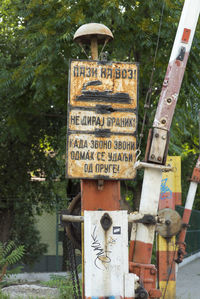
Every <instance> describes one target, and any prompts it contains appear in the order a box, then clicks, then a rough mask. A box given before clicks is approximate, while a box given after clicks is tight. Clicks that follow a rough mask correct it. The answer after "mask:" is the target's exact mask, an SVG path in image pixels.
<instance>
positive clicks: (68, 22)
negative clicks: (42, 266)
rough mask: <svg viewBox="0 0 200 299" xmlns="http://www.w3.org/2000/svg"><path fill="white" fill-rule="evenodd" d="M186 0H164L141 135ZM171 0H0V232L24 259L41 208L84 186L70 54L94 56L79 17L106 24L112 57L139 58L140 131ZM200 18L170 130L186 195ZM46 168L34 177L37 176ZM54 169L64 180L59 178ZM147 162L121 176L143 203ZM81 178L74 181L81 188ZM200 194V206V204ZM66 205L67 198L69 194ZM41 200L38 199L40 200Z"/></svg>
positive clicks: (40, 247)
mask: <svg viewBox="0 0 200 299" xmlns="http://www.w3.org/2000/svg"><path fill="white" fill-rule="evenodd" d="M183 2H184V1H183V0H164V14H163V22H162V28H161V34H160V42H159V50H158V53H157V57H156V68H155V72H154V78H153V85H152V98H151V99H152V100H151V105H150V109H149V110H148V113H147V120H146V123H145V136H144V138H143V143H142V147H141V149H142V154H141V158H143V156H144V151H145V146H146V136H147V133H148V129H149V127H151V125H152V120H153V117H154V114H155V109H156V106H157V103H158V98H159V94H160V90H161V86H162V81H163V78H164V75H165V71H166V67H167V64H168V60H169V56H170V52H171V48H172V45H173V40H174V37H175V33H176V29H177V25H178V21H179V17H180V14H181V10H182V6H183ZM162 5H163V1H160V0H142V1H136V0H99V1H96V0H1V2H0V65H1V69H0V132H1V133H0V145H1V146H0V227H1V231H0V241H3V242H4V241H7V240H8V239H9V238H14V239H15V241H17V242H18V243H20V244H25V246H26V247H27V248H31V253H30V250H26V252H27V253H29V254H25V255H24V261H25V262H27V263H28V262H32V261H33V260H34V259H35V258H37V256H38V255H39V254H41V253H42V252H44V251H45V246H44V244H40V239H39V237H38V232H37V231H36V230H35V228H34V220H33V212H36V213H41V211H42V210H43V209H46V210H48V211H51V210H54V209H55V206H56V204H57V202H58V197H62V199H64V200H65V199H66V200H67V198H69V197H71V196H73V195H75V194H76V193H77V184H78V182H77V181H70V182H68V181H67V180H66V179H65V176H64V173H65V161H64V156H65V140H66V121H67V92H68V88H67V82H68V68H69V58H77V57H78V58H83V59H86V57H85V55H84V53H82V51H81V49H80V48H79V47H78V46H77V45H76V44H74V43H73V35H74V33H75V31H76V30H77V29H78V27H79V26H81V25H82V24H85V23H89V22H101V23H103V24H105V25H107V26H108V27H109V28H110V29H111V31H112V32H113V35H114V41H113V42H112V43H110V44H109V45H108V47H107V48H106V50H107V51H108V59H109V60H117V61H131V62H135V61H137V62H139V63H140V78H139V80H140V82H139V88H140V91H139V122H138V133H140V130H141V123H142V119H143V115H144V102H145V96H146V93H147V91H148V88H149V79H150V76H151V71H152V66H153V60H154V53H155V48H156V43H157V36H158V30H159V24H160V18H161V11H162ZM199 62H200V24H198V27H197V31H196V34H195V39H194V42H193V46H192V51H191V55H190V58H189V62H188V66H187V71H186V73H185V77H184V82H183V85H182V89H181V93H180V96H179V100H178V104H177V108H176V112H175V116H174V121H173V125H172V130H171V139H170V146H169V154H170V155H181V156H182V178H183V179H182V180H183V181H182V186H183V199H185V197H186V193H187V190H188V184H189V183H188V182H187V178H189V177H190V176H191V174H192V169H193V167H194V166H195V164H196V160H197V157H198V152H199V136H198V117H197V116H198V110H199V109H200V76H199V75H200V71H199ZM32 176H35V177H40V178H41V177H44V176H45V179H46V180H45V181H33V180H31V177H32ZM55 179H56V180H59V183H55ZM141 182H142V172H138V175H137V177H136V179H135V181H130V182H127V183H124V182H122V191H123V194H124V196H125V197H127V198H129V199H130V200H131V201H132V203H133V207H135V206H136V201H137V198H138V197H139V195H138V194H139V193H140V188H141ZM74 186H75V188H74ZM199 196H200V194H199V193H198V194H197V198H196V202H195V207H196V208H198V209H200V197H199ZM65 205H66V203H65ZM33 207H34V209H33Z"/></svg>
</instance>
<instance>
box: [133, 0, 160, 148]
mask: <svg viewBox="0 0 200 299" xmlns="http://www.w3.org/2000/svg"><path fill="white" fill-rule="evenodd" d="M164 8H165V1H164V0H163V3H162V9H161V16H160V24H159V29H158V37H157V42H156V49H155V54H154V60H153V67H152V71H151V77H150V80H149V87H148V90H147V93H146V97H145V104H144V108H145V112H144V117H143V121H142V128H141V133H140V138H139V146H138V149H140V146H141V142H142V138H143V136H144V134H143V132H144V126H145V122H146V116H147V110H146V109H148V108H150V102H151V95H152V85H153V75H154V72H155V66H156V57H157V53H158V46H159V41H160V33H161V27H162V21H163V14H164Z"/></svg>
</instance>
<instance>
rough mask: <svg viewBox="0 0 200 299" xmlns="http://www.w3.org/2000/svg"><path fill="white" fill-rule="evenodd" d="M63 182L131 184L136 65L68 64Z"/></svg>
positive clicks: (95, 62) (134, 136) (134, 130)
mask: <svg viewBox="0 0 200 299" xmlns="http://www.w3.org/2000/svg"><path fill="white" fill-rule="evenodd" d="M69 78H70V79H69V101H68V133H67V177H69V178H89V179H100V178H101V179H117V180H119V179H133V178H134V177H135V175H136V173H135V169H134V161H135V155H136V154H135V151H136V129H137V97H138V79H137V78H138V65H137V64H132V63H119V62H117V63H116V62H101V61H99V62H97V61H88V60H71V62H70V71H69Z"/></svg>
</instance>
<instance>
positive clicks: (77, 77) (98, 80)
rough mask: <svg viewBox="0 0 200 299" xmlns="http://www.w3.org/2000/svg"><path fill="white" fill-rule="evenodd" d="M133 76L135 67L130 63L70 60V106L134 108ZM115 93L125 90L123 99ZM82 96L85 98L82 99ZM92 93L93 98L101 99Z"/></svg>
mask: <svg viewBox="0 0 200 299" xmlns="http://www.w3.org/2000/svg"><path fill="white" fill-rule="evenodd" d="M137 75H138V66H137V64H134V63H125V62H107V63H106V64H105V63H101V62H98V61H91V60H78V59H76V60H72V61H71V65H70V95H69V102H70V105H71V106H79V107H80V106H81V107H96V105H100V104H105V105H106V104H107V105H108V104H109V106H111V107H113V108H125V109H135V108H136V107H137V88H138V86H137V82H138V79H137V77H138V76H137ZM95 91H96V93H95ZM101 92H105V93H106V94H105V97H103V95H102V94H100V93H101ZM89 93H90V95H89ZM116 93H126V99H127V101H126V100H124V101H120V100H119V94H118V95H117V94H116ZM92 94H93V95H92ZM84 95H85V96H87V99H84V98H83V96H84ZM80 96H82V97H80ZM93 96H94V98H95V97H96V98H98V97H101V100H96V101H95V100H92V97H93ZM88 98H90V100H88ZM110 112H112V111H110Z"/></svg>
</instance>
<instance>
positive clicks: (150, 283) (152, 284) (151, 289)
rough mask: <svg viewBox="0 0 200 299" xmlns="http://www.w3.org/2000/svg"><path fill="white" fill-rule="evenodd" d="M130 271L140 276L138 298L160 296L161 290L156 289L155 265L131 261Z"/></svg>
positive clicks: (137, 290)
mask: <svg viewBox="0 0 200 299" xmlns="http://www.w3.org/2000/svg"><path fill="white" fill-rule="evenodd" d="M129 271H130V272H132V273H135V274H136V275H137V276H138V277H139V278H140V283H141V285H140V287H139V288H138V289H136V291H135V293H136V298H160V297H161V292H160V290H158V289H156V277H157V275H156V274H157V270H156V267H155V265H151V264H145V263H143V264H142V263H141V264H139V263H134V262H130V263H129Z"/></svg>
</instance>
